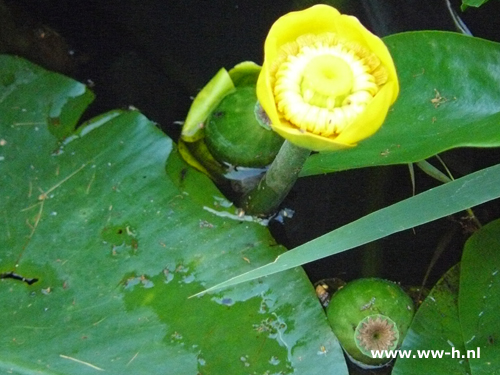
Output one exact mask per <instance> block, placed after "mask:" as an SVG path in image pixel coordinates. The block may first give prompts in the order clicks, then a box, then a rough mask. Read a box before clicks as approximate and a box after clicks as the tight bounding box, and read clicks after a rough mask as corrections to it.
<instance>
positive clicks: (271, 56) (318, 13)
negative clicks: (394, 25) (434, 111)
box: [257, 5, 399, 151]
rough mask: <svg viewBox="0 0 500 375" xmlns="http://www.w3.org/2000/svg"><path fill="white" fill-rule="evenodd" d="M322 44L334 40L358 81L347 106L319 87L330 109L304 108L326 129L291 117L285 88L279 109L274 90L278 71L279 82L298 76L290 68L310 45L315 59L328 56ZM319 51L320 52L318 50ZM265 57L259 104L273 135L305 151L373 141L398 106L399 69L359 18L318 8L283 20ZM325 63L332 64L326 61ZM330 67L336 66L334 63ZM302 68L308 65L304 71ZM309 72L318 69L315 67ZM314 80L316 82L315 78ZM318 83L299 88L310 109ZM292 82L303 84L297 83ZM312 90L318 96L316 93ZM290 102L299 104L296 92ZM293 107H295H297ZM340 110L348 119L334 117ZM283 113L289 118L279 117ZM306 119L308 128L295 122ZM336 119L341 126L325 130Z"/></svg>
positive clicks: (275, 27)
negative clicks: (333, 105) (324, 55)
mask: <svg viewBox="0 0 500 375" xmlns="http://www.w3.org/2000/svg"><path fill="white" fill-rule="evenodd" d="M324 40H333V41H334V42H332V43H338V44H339V45H340V47H338V49H339V50H341V51H342V53H341V55H342V56H341V57H342V58H344V59H345V61H347V62H348V63H352V64H353V65H352V69H353V74H355V76H356V77H358V78H356V80H357V81H356V83H355V84H354V85H353V88H352V90H353V92H352V94H350V95H348V97H347V99H345V100H342V96H340V99H341V100H340V102H342V104H341V105H339V104H338V103H339V100H333V99H331V98H328V95H326V96H325V97H324V95H323V94H324V93H325V92H326V93H328V92H332V93H335V90H330V91H325V88H324V87H322V85H320V86H321V87H318V88H317V91H316V93H319V97H320V98H323V99H325V98H326V99H327V100H326V104H324V103H325V100H315V101H314V102H311V103H310V104H311V105H315V106H317V108H312V109H311V107H310V106H309V107H307V106H304V108H309V110H308V111H309V112H308V113H309V114H316V113H317V114H318V121H323V122H324V121H325V119H327V120H328V121H329V122H328V123H327V124H325V123H323V124H321V123H316V122H313V123H311V117H310V116H307V115H306V114H304V116H302V115H301V114H300V113H297V111H296V110H295V111H293V112H294V115H293V116H290V113H288V114H287V112H286V108H292V109H293V107H287V106H286V104H284V103H283V97H284V96H283V91H282V86H279V87H280V88H279V90H278V91H277V92H279V98H278V99H277V100H279V101H280V106H279V108H278V105H277V103H276V102H277V100H276V99H275V92H274V87H273V85H274V84H275V83H276V81H277V79H278V76H276V72H278V70H279V77H283V74H296V70H294V69H292V68H289V67H290V66H291V65H293V64H294V63H293V61H294V59H297V57H294V56H298V54H299V50H300V51H302V52H300V53H301V54H303V53H305V52H304V51H305V50H306V48H309V45H308V44H307V43H311V48H312V49H314V48H316V52H314V53H315V54H314V56H317V55H318V54H321V53H323V51H326V50H328V48H326V49H325V48H324V47H323V46H322V43H323V42H324ZM318 45H321V46H319V47H318ZM311 48H309V49H311ZM336 48H337V47H336V46H333V47H332V48H331V49H330V50H331V51H336ZM324 53H332V54H333V56H336V55H335V54H336V53H337V52H324ZM264 54H265V58H264V64H263V66H262V70H261V72H260V75H259V78H258V81H257V97H258V99H259V102H260V104H261V106H262V108H263V109H264V111H265V112H266V113H267V115H268V116H269V119H270V121H271V124H272V127H273V129H274V130H275V131H276V132H277V133H279V134H280V135H281V136H282V137H284V138H285V139H287V140H289V141H290V142H292V143H294V144H296V145H298V146H301V147H304V148H308V149H311V150H315V151H333V150H338V149H341V148H346V147H352V146H355V145H356V144H357V142H359V141H361V140H363V139H365V138H367V137H369V136H370V135H372V134H373V133H375V132H376V131H377V130H378V129H379V128H380V126H381V125H382V123H383V122H384V120H385V118H386V115H387V112H388V110H389V107H390V106H391V105H392V104H393V103H394V101H395V100H396V98H397V96H398V93H399V82H398V77H397V73H396V68H395V66H394V62H393V60H392V57H391V55H390V53H389V50H388V49H387V47H386V46H385V44H384V43H383V41H382V40H381V39H380V38H378V37H377V36H375V35H374V34H372V33H371V32H370V31H368V30H367V29H366V28H365V27H364V26H363V25H362V24H361V23H360V22H359V21H358V19H357V18H355V17H352V16H347V15H342V14H340V13H339V12H338V11H337V10H336V9H335V8H332V7H330V6H327V5H315V6H313V7H311V8H308V9H306V10H303V11H298V12H291V13H288V14H286V15H284V16H283V17H281V18H279V19H278V20H277V21H276V22H275V23H274V24H273V26H272V27H271V29H270V31H269V34H268V36H267V38H266V42H265V45H264ZM324 61H328V60H327V59H324ZM331 61H334V60H333V59H331ZM285 62H286V64H287V65H283V67H285V66H286V68H283V69H280V66H282V64H284V63H285ZM361 63H363V64H365V65H363V64H361ZM360 64H361V65H360ZM303 65H306V64H302V65H300V66H303ZM309 66H313V67H314V64H311V65H309ZM339 66H340V65H339ZM325 71H328V70H325ZM319 74H320V73H319ZM310 76H311V75H309V77H310ZM312 76H313V77H314V75H312ZM292 77H293V76H292ZM302 77H304V76H302ZM302 79H308V78H307V77H306V78H302ZM280 80H281V78H280ZM314 81H316V82H318V80H317V79H315V80H313V81H311V82H306V83H305V84H303V85H302V86H301V87H305V88H307V90H304V91H305V92H304V94H303V98H304V102H306V103H309V102H310V98H311V95H313V94H314V93H311V85H313V86H314V84H315V83H314ZM280 82H281V81H280ZM293 82H299V81H297V80H294V81H293ZM312 89H313V90H314V87H313V88H312ZM365 90H366V91H365ZM289 97H290V98H292V97H293V98H296V97H297V93H296V92H295V93H294V95H290V96H289ZM351 99H352V100H351ZM294 100H295V99H294ZM351 101H354V102H355V103H352V104H353V105H355V107H349V105H350V104H351V103H350V102H351ZM333 102H335V105H336V107H335V108H332V103H333ZM289 103H290V105H291V106H293V104H294V103H295V102H294V103H292V102H289ZM346 105H347V106H346ZM325 107H326V109H327V110H329V111H331V113H332V115H331V116H325V111H324V109H323V108H325ZM339 108H341V109H342V111H343V113H344V114H345V115H344V116H341V117H338V116H337V117H336V116H335V115H334V114H335V113H340V112H339ZM284 109H285V112H283V113H282V112H280V111H282V110H284ZM285 117H286V118H285ZM306 118H307V121H308V122H307V124H304V123H302V124H301V123H297V121H300V120H301V119H306ZM337 118H339V119H340V120H339V121H340V122H339V123H338V124H333V125H332V128H325V126H329V125H328V124H329V123H330V122H331V121H334V122H335V121H336V119H337ZM287 119H288V120H287ZM290 121H291V122H290ZM313 121H314V118H313ZM292 122H295V123H292ZM316 124H317V126H316ZM301 129H302V130H301ZM313 132H314V133H313ZM322 134H323V135H322Z"/></svg>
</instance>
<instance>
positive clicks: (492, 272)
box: [458, 220, 500, 375]
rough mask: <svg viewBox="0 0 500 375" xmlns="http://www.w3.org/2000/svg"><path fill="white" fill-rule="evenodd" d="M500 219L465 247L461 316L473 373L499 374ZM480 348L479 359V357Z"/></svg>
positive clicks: (481, 230) (476, 374)
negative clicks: (471, 354) (472, 356)
mask: <svg viewBox="0 0 500 375" xmlns="http://www.w3.org/2000/svg"><path fill="white" fill-rule="evenodd" d="M499 253H500V220H496V221H493V222H491V223H489V224H488V225H486V226H484V227H483V228H481V229H480V230H479V231H477V232H476V233H474V235H473V236H472V237H471V238H470V239H469V240H468V241H467V243H466V244H465V249H464V254H463V256H462V270H461V275H460V293H459V303H458V307H459V313H460V323H461V325H462V333H463V337H464V341H465V347H466V350H467V351H471V352H472V353H476V355H475V358H474V359H470V360H469V363H470V367H471V374H473V375H480V374H481V375H482V374H485V375H486V374H500V356H499V355H498V353H499V346H500V344H499V340H500V317H499V314H498V306H500V256H499ZM478 348H479V353H480V358H477V357H478V356H477V352H478Z"/></svg>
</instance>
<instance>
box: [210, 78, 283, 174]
mask: <svg viewBox="0 0 500 375" xmlns="http://www.w3.org/2000/svg"><path fill="white" fill-rule="evenodd" d="M256 102H257V96H256V93H255V86H254V85H248V86H243V87H238V88H237V89H236V91H235V92H233V93H231V94H229V95H227V96H226V97H225V98H224V99H223V100H222V102H221V103H220V104H219V106H218V107H217V108H216V109H215V110H214V111H213V112H212V114H211V115H210V117H209V118H208V120H207V121H206V126H205V141H206V143H207V146H208V148H209V150H210V152H211V153H212V155H213V156H214V157H215V159H216V160H218V161H219V162H223V163H227V164H230V165H234V166H243V167H252V168H262V167H265V166H267V165H269V164H270V163H271V162H272V161H273V160H274V158H275V157H276V154H277V153H278V151H279V149H280V147H281V145H282V143H283V138H281V137H280V136H279V135H278V134H277V133H275V132H273V131H272V130H267V129H265V128H264V127H262V126H261V125H260V124H259V122H258V121H257V118H256V117H255V103H256Z"/></svg>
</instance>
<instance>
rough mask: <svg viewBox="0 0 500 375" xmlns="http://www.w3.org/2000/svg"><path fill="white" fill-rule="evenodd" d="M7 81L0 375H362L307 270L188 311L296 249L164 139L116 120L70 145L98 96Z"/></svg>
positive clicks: (1, 87) (0, 116)
mask: <svg viewBox="0 0 500 375" xmlns="http://www.w3.org/2000/svg"><path fill="white" fill-rule="evenodd" d="M0 66H2V70H1V71H0V144H1V146H0V168H1V169H0V171H1V174H0V194H1V196H2V199H1V200H0V215H1V216H0V223H1V224H0V274H1V275H2V277H1V278H0V304H1V306H2V309H1V310H0V331H1V332H2V334H1V335H0V372H2V373H13V374H27V373H37V374H65V375H68V374H79V375H80V374H94V373H96V372H99V371H105V373H107V374H146V373H148V374H172V375H182V374H190V375H192V374H196V373H200V374H264V373H273V374H274V373H280V374H288V373H298V374H317V373H318V372H320V373H335V374H346V373H347V370H346V367H345V362H344V358H343V355H342V352H341V350H340V348H339V345H338V343H337V341H336V339H335V338H334V336H333V334H332V332H331V330H330V328H329V326H328V324H327V321H326V318H325V314H324V312H323V310H322V308H321V306H320V305H319V303H318V301H317V299H316V296H315V293H314V290H313V288H312V287H311V285H310V283H309V281H308V280H307V278H306V276H305V274H304V272H303V271H302V269H300V268H296V269H294V270H291V271H290V272H287V273H284V274H281V275H278V276H277V277H273V278H267V279H265V280H259V281H256V282H253V283H249V284H246V285H244V286H241V287H237V288H233V289H231V290H226V291H224V293H219V294H213V295H206V296H204V297H202V298H192V299H188V297H189V296H190V295H192V294H194V293H195V292H197V291H199V290H201V289H203V288H205V287H206V286H207V285H212V284H214V283H217V282H220V281H222V280H224V279H225V278H226V277H227V275H231V274H234V273H241V272H245V271H247V270H250V269H251V268H253V267H255V266H259V265H262V264H265V263H267V262H270V261H272V260H273V259H274V258H275V257H276V256H278V255H279V254H280V253H282V252H283V251H284V249H283V248H282V247H280V246H277V245H276V244H275V242H274V240H273V238H272V237H271V236H270V234H269V232H268V230H267V228H266V227H264V226H262V225H261V223H258V222H254V221H252V219H251V218H248V217H242V218H238V217H237V216H236V215H234V209H231V208H227V205H228V202H227V201H225V200H224V199H223V197H222V196H221V194H220V193H219V191H218V190H216V189H215V188H214V187H213V185H212V183H211V182H210V180H208V179H207V178H206V177H205V176H204V175H201V174H200V173H198V172H196V171H194V170H192V169H191V168H189V167H188V166H187V165H186V164H184V163H183V162H182V160H181V159H180V158H179V156H178V154H177V152H176V150H175V148H174V147H173V144H172V142H171V141H170V140H169V139H168V138H166V137H165V136H164V135H163V134H162V133H161V132H160V131H158V130H157V129H156V128H155V127H154V124H152V123H151V122H150V121H148V120H147V119H146V118H145V117H144V116H142V115H141V114H140V113H138V112H135V111H128V112H120V111H115V112H111V113H107V114H105V115H103V116H101V117H99V118H96V119H93V120H91V121H90V122H89V123H88V124H86V125H85V126H84V127H83V128H81V130H79V131H78V132H77V133H76V134H74V135H72V136H70V137H69V138H66V140H65V141H64V142H63V143H58V139H61V137H63V136H67V135H68V134H69V132H70V130H71V128H72V127H73V126H74V124H75V123H76V121H77V119H78V118H79V116H80V115H81V113H82V111H83V109H84V108H85V106H86V105H87V103H88V102H89V101H90V100H91V97H92V95H91V94H90V93H89V92H88V91H86V89H85V86H83V85H82V84H79V83H76V82H74V81H72V80H69V79H67V78H64V77H62V76H60V75H57V74H53V73H49V72H47V71H44V70H42V69H40V68H38V67H36V66H34V65H32V64H29V63H27V62H25V61H23V60H20V59H17V58H14V57H9V56H0ZM165 100H168V98H166V99H165ZM166 104H168V102H167V103H166ZM165 163H166V172H165ZM245 220H247V221H245Z"/></svg>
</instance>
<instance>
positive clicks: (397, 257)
mask: <svg viewBox="0 0 500 375" xmlns="http://www.w3.org/2000/svg"><path fill="white" fill-rule="evenodd" d="M313 3H314V2H312V1H307V0H303V1H298V0H296V1H290V0H289V1H284V0H275V1H272V2H271V1H235V0H225V1H223V0H212V1H200V0H192V1H189V0H187V1H164V0H151V1H144V0H142V1H139V0H106V1H97V0H88V1H77V0H38V1H36V0H30V1H28V0H25V1H9V0H0V15H1V16H2V17H3V18H0V21H3V20H5V19H6V17H7V16H8V17H11V18H12V19H13V20H14V21H12V24H13V25H14V26H15V27H14V28H13V29H12V30H14V31H12V30H11V31H12V33H14V34H15V33H17V34H15V35H6V34H5V32H4V33H3V35H2V36H1V38H0V42H2V43H3V44H1V43H0V46H1V47H2V51H3V52H11V53H18V54H24V55H25V56H27V57H28V58H29V59H31V60H32V61H34V62H37V63H39V64H42V65H45V66H47V67H49V68H51V69H54V70H59V71H61V72H64V73H65V74H68V75H70V76H72V77H74V78H76V79H78V80H80V81H82V82H87V83H89V84H92V85H94V86H93V91H94V92H95V93H96V95H97V100H96V102H95V103H94V104H93V105H92V107H91V108H90V110H89V111H88V112H87V114H86V115H85V116H86V118H89V117H92V116H94V115H97V114H100V113H102V112H105V111H107V110H110V109H113V108H120V107H123V108H126V107H128V106H129V105H133V106H135V107H137V108H139V109H140V110H141V111H142V112H143V113H144V114H145V115H147V116H148V117H149V118H150V119H152V120H153V121H155V122H157V123H158V124H159V126H160V127H161V128H162V129H163V130H164V131H165V132H166V133H167V134H168V135H170V136H171V137H172V138H174V139H177V137H178V135H179V132H180V126H179V125H176V124H175V122H176V121H179V120H183V119H184V117H185V114H186V113H187V110H188V108H189V106H190V103H191V99H190V98H191V97H192V96H194V95H196V93H197V91H198V90H199V89H200V88H201V87H203V86H204V84H205V83H206V82H207V81H208V80H209V79H210V78H211V77H212V76H213V74H214V73H215V72H216V71H217V70H218V69H219V68H220V67H223V66H224V67H226V68H231V67H232V66H233V65H235V64H236V63H238V62H241V61H244V60H253V61H255V62H257V63H260V62H261V61H262V57H263V56H262V45H263V42H264V39H265V36H266V34H267V31H268V29H269V28H270V26H271V25H272V23H273V22H274V21H275V20H276V19H277V18H278V17H279V16H280V15H282V14H284V13H286V12H288V11H291V10H294V9H300V8H305V7H307V6H309V5H312V4H313ZM330 3H335V4H337V5H338V7H339V8H340V9H341V10H342V11H343V12H344V13H349V14H353V15H355V16H357V17H358V18H360V20H361V21H362V22H363V23H364V24H365V25H366V26H367V27H368V28H369V29H371V30H372V31H373V32H375V33H376V34H378V35H379V36H384V35H389V34H392V33H396V32H401V31H407V30H422V29H438V30H456V29H455V27H454V24H453V22H452V20H451V17H450V15H449V11H448V8H447V5H446V1H445V0H443V1H438V0H426V1H416V0H406V1H400V0H390V1H389V0H384V1H376V0H349V1H339V0H337V1H331V2H330ZM457 3H458V2H457V1H452V4H453V7H454V8H455V9H457V10H458V6H457ZM499 10H500V3H499V2H498V1H491V2H490V3H488V4H487V5H486V6H484V7H483V8H481V9H480V10H475V9H469V10H468V11H467V12H466V13H464V14H461V13H460V15H461V17H462V18H463V20H464V21H465V23H466V24H467V25H468V26H469V28H470V30H471V31H472V33H473V34H474V35H476V36H480V37H484V38H487V39H492V40H500V36H499V31H498V26H499V22H498V21H497V17H498V14H500V12H499ZM2 12H3V14H2ZM6 12H8V13H9V14H8V15H7V14H6ZM3 24H4V25H5V24H6V23H5V22H4V23H3ZM0 30H2V29H1V26H0ZM4 31H5V29H4ZM14 37H15V38H14ZM9 38H11V39H19V40H22V41H24V42H25V43H24V45H25V46H26V45H27V46H28V48H26V47H25V48H24V49H23V47H13V46H12V45H11V44H9V43H6V39H7V40H9ZM9 48H10V50H9ZM16 48H18V49H16ZM68 49H70V50H71V51H72V53H71V55H70V56H69V57H68V55H67V51H68ZM498 156H499V155H498V152H496V151H491V150H490V151H488V150H481V151H478V150H474V151H471V150H465V151H455V152H453V153H447V154H445V155H444V158H445V159H446V161H447V162H448V163H450V166H452V168H453V167H454V166H455V165H456V167H457V169H456V170H455V171H458V172H457V175H460V173H461V172H464V173H467V172H469V171H471V170H475V169H479V168H481V167H483V166H486V165H490V164H493V163H494V161H495V160H498ZM460 169H462V171H460ZM416 177H417V192H421V191H424V190H426V189H428V188H430V187H432V186H437V183H436V182H434V181H432V180H431V179H430V178H428V177H427V176H425V175H424V174H423V173H420V172H418V171H417V176H416ZM411 194H412V187H411V183H410V177H409V173H408V168H407V167H406V166H396V167H386V168H377V169H364V170H357V171H348V172H342V173H337V174H334V175H328V176H316V177H310V178H304V179H301V180H299V182H298V183H297V185H296V186H295V188H294V189H293V190H292V192H291V193H290V196H289V197H288V198H287V200H286V201H285V202H284V204H283V206H284V207H287V208H291V209H293V210H295V216H294V217H293V218H292V219H289V220H287V221H286V222H285V225H282V224H280V223H277V222H274V223H273V224H272V225H271V230H272V231H273V234H274V235H275V237H276V238H277V239H278V240H279V241H281V242H282V243H284V244H285V245H286V246H287V247H289V248H293V247H295V246H298V245H300V244H302V243H304V242H306V241H308V240H311V239H313V238H316V237H317V236H319V235H321V234H324V233H327V232H329V231H331V230H333V229H335V228H337V227H339V226H341V225H343V224H346V223H348V222H350V221H352V220H355V219H357V218H359V217H361V216H362V215H365V214H367V213H369V212H373V211H374V210H376V209H379V208H382V207H385V206H387V205H389V204H391V203H394V202H397V201H399V200H401V199H404V198H407V197H409V196H411ZM476 211H477V212H476V213H477V214H478V216H479V217H480V218H481V219H483V220H484V222H487V221H488V220H491V219H492V218H494V217H498V216H499V214H500V212H499V209H498V203H496V204H495V203H493V204H489V205H485V206H483V207H480V208H478V209H477V210H476ZM459 219H460V215H457V217H455V218H447V219H442V220H440V221H438V222H434V223H431V224H429V225H426V226H422V227H419V228H416V229H415V231H406V232H403V233H400V234H397V235H393V236H391V237H389V238H386V239H383V240H380V241H377V242H376V243H374V244H370V245H367V246H365V247H362V248H359V249H355V250H352V251H349V252H346V253H344V254H340V255H337V256H334V257H331V258H328V259H323V260H321V261H318V262H314V263H312V264H309V265H306V266H305V268H306V270H307V272H308V274H309V275H310V278H311V280H313V281H315V280H318V279H320V278H324V277H341V278H344V279H345V280H350V279H353V278H355V277H360V276H369V275H377V276H382V277H386V278H390V279H392V280H395V281H401V282H402V283H404V284H413V285H418V284H420V283H421V281H422V279H423V276H424V274H425V272H426V270H427V267H428V265H429V263H430V261H431V259H432V257H433V254H434V252H435V250H436V248H438V247H439V246H444V247H445V251H444V254H443V255H442V256H441V257H440V259H439V261H438V262H437V265H436V267H435V269H434V270H433V272H432V273H431V277H430V280H429V281H430V283H431V284H432V283H434V282H435V281H436V280H437V279H438V278H439V277H440V275H442V273H443V272H444V271H446V270H447V269H448V268H449V267H450V266H452V265H453V264H455V263H456V262H457V261H459V259H460V254H461V248H462V245H463V241H464V240H465V239H466V237H467V235H468V234H467V233H466V232H465V231H464V230H463V228H462V226H461V224H460V223H459V222H458V221H459Z"/></svg>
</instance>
